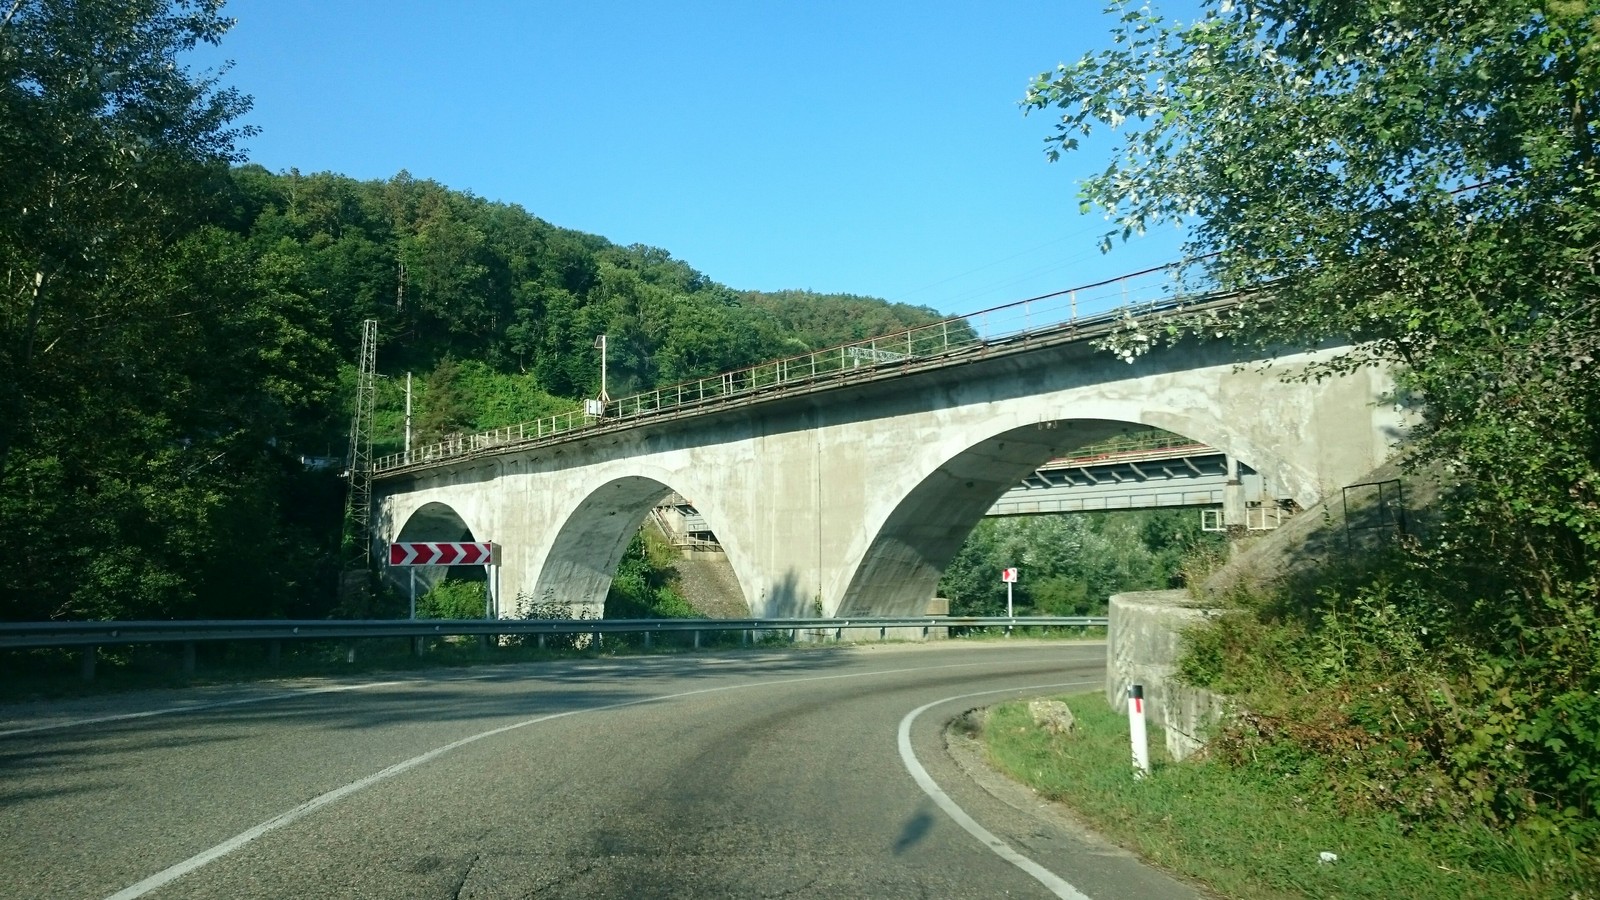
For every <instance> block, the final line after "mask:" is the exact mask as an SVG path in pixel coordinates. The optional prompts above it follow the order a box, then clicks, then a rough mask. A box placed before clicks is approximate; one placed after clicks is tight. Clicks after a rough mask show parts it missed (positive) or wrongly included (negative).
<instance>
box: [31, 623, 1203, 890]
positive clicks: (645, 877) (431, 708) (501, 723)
mask: <svg viewBox="0 0 1600 900" xmlns="http://www.w3.org/2000/svg"><path fill="white" fill-rule="evenodd" d="M1103 660H1104V649H1103V647H1102V646H1100V645H1096V644H1066V643H1023V642H1018V643H1015V644H1004V645H1002V644H993V645H978V646H954V645H948V644H947V645H943V646H933V647H879V648H856V649H838V650H811V651H803V652H770V653H769V652H748V653H737V654H725V655H713V654H708V655H704V656H687V657H653V658H631V659H617V660H596V661H571V662H561V663H548V664H538V665H518V666H505V667H485V668H479V669H475V670H469V671H445V672H439V673H434V674H422V675H416V674H410V673H408V674H406V675H403V676H398V677H397V678H394V679H384V678H382V677H373V678H368V679H365V680H363V681H360V682H356V681H351V682H319V683H317V684H311V683H300V684H295V685H273V686H266V687H264V686H254V687H244V688H229V689H212V690H208V691H202V692H184V693H172V694H163V695H156V694H148V695H146V694H140V695H132V696H122V697H118V698H113V699H102V700H99V701H94V702H87V701H86V702H79V703H75V704H71V705H62V704H51V705H49V706H37V707H32V706H30V707H12V708H0V837H3V839H0V896H3V897H18V898H42V897H87V898H101V897H111V896H119V895H120V896H123V897H136V896H147V897H152V898H166V897H216V898H241V897H404V898H412V897H415V898H458V897H459V898H468V897H473V898H487V897H494V898H498V897H779V896H816V897H999V896H1014V897H1050V896H1074V895H1075V892H1081V895H1086V896H1089V897H1094V898H1102V897H1105V898H1109V897H1128V896H1139V897H1165V896H1172V897H1184V896H1193V895H1192V894H1191V893H1189V892H1188V891H1187V889H1185V888H1183V887H1182V886H1180V885H1177V884H1175V883H1174V882H1171V881H1169V880H1167V879H1166V878H1164V877H1163V876H1161V875H1159V874H1158V873H1154V872H1152V871H1150V870H1148V869H1145V868H1144V867H1142V866H1140V865H1138V864H1137V863H1136V862H1135V861H1133V860H1132V859H1130V858H1128V857H1127V856H1126V855H1125V854H1122V853H1119V852H1116V851H1110V850H1106V849H1103V848H1098V849H1097V848H1096V846H1095V845H1094V844H1093V843H1092V842H1089V843H1086V842H1084V841H1082V840H1080V839H1078V838H1077V837H1075V836H1074V834H1073V831H1072V829H1071V828H1070V827H1069V826H1067V825H1066V824H1065V823H1064V822H1062V821H1060V820H1058V819H1055V818H1053V817H1051V816H1050V815H1049V814H1048V813H1047V812H1045V811H1043V810H1041V809H1040V808H1039V804H1038V803H1036V802H1034V801H1032V800H1031V799H1030V798H1029V797H1028V796H1027V794H1026V792H1022V791H1016V790H1009V789H1008V786H1007V785H1004V784H1000V783H998V782H995V781H994V780H993V779H988V780H987V781H986V780H985V778H984V777H983V776H982V775H981V773H979V774H978V776H977V777H973V775H972V774H969V771H968V770H972V771H974V772H975V771H977V770H976V769H975V768H974V767H972V766H971V765H970V763H968V764H967V767H966V768H965V769H964V768H963V765H962V763H961V759H960V754H959V753H958V754H957V755H955V756H953V755H952V753H951V751H950V750H948V749H947V748H946V746H945V739H944V736H943V728H944V724H945V723H946V722H947V721H948V720H949V719H950V718H951V717H952V716H954V715H956V714H959V713H960V712H961V711H963V710H965V709H968V708H971V707H973V706H978V705H984V704H988V703H993V702H997V701H999V700H1001V699H1005V698H1007V697H1008V696H1024V695H1030V694H1038V693H1046V692H1050V691H1057V692H1059V691H1070V690H1088V689H1097V688H1098V687H1099V686H1100V685H1101V683H1102V681H1103V677H1104V662H1103ZM319 685H320V686H322V687H337V688H341V689H339V690H322V691H320V692H310V691H309V690H308V689H309V688H313V687H317V686H319ZM979 692H992V693H984V694H982V695H981V696H974V697H969V698H967V699H960V700H947V699H946V698H953V697H956V696H958V695H969V694H978V693H979ZM936 701H946V702H939V703H936V705H934V706H932V707H930V708H928V709H927V710H926V711H925V712H923V713H921V714H920V715H917V716H915V717H914V718H911V719H908V714H911V713H913V712H914V711H916V710H917V709H918V708H919V707H923V706H924V705H926V704H930V703H935V702H936ZM177 705H188V706H190V707H191V708H189V709H187V710H184V711H178V712H163V713H160V714H156V715H150V716H142V717H136V718H112V719H109V720H102V721H98V722H93V721H87V720H91V719H95V718H104V717H107V716H121V715H126V714H128V713H140V712H158V711H161V710H166V709H170V708H171V707H173V706H177ZM903 723H904V727H903V728H902V726H903ZM902 732H903V733H904V735H905V736H904V737H902ZM908 760H909V761H908ZM918 768H920V769H921V770H924V771H925V772H926V777H925V781H926V782H928V785H931V788H930V787H929V786H927V785H919V783H918V781H917V780H916V775H915V774H914V771H913V770H914V769H918ZM990 782H993V783H990ZM951 809H955V810H956V813H952V812H951ZM961 814H964V815H965V816H966V817H968V819H969V821H970V823H972V825H974V826H976V827H978V828H979V829H981V832H974V831H973V830H972V828H971V827H969V826H967V825H963V824H962V822H960V821H958V819H959V818H960V816H961ZM975 833H976V834H979V835H980V836H975ZM983 833H987V834H989V835H990V838H989V839H980V837H981V834H983ZM991 844H999V845H1002V846H1004V847H1005V848H1006V849H1007V850H1008V851H1009V852H1010V857H1008V856H1007V855H1006V854H1005V853H1002V852H1000V851H998V850H996V849H995V848H994V847H992V846H991ZM1019 859H1020V860H1023V862H1021V863H1019V862H1018V861H1017V860H1019ZM1028 865H1033V866H1035V867H1036V868H1038V870H1039V872H1043V873H1044V874H1043V875H1040V874H1037V873H1030V872H1029V871H1028V870H1027V866H1028ZM1051 878H1054V879H1055V882H1052V881H1051V880H1050V879H1051ZM1069 892H1070V893H1069Z"/></svg>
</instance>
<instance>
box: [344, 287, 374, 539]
mask: <svg viewBox="0 0 1600 900" xmlns="http://www.w3.org/2000/svg"><path fill="white" fill-rule="evenodd" d="M377 381H378V320H377V319H367V320H366V321H364V322H362V323H361V367H360V370H359V374H358V375H357V378H356V402H355V409H354V411H353V412H352V413H351V414H350V456H349V460H350V470H349V477H350V495H349V499H348V501H347V505H346V506H345V523H346V527H347V528H349V529H351V531H352V532H354V533H353V534H348V535H346V538H347V539H348V540H347V543H346V544H345V552H346V553H347V554H348V557H349V558H348V560H347V563H348V565H347V568H348V569H358V570H365V569H367V568H369V567H370V565H371V559H372V412H373V406H374V405H375V404H376V402H377V395H378V388H377Z"/></svg>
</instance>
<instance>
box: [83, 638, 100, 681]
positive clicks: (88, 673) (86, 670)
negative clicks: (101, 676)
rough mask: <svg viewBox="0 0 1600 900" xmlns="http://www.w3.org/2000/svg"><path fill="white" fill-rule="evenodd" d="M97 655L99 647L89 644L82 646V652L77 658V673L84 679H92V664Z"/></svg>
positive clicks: (98, 654) (98, 655)
mask: <svg viewBox="0 0 1600 900" xmlns="http://www.w3.org/2000/svg"><path fill="white" fill-rule="evenodd" d="M99 657H100V648H99V647H94V646H89V647H85V648H83V653H82V655H81V656H79V658H78V674H79V675H81V676H82V677H83V680H84V681H93V680H94V664H95V660H97V659H99Z"/></svg>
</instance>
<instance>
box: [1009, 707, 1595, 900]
mask: <svg viewBox="0 0 1600 900" xmlns="http://www.w3.org/2000/svg"><path fill="white" fill-rule="evenodd" d="M1061 699H1063V700H1065V701H1066V702H1067V703H1068V704H1069V705H1070V706H1071V708H1072V711H1073V713H1074V714H1075V715H1076V717H1077V721H1078V730H1077V731H1076V732H1075V733H1074V734H1072V735H1070V736H1053V735H1050V734H1048V733H1046V732H1044V731H1043V730H1042V729H1040V728H1038V727H1036V726H1035V725H1034V724H1033V721H1032V719H1031V718H1030V716H1029V715H1028V712H1027V706H1026V704H1025V703H1013V704H1005V705H1002V706H999V707H996V708H994V709H993V710H991V713H990V715H989V716H988V717H987V720H986V724H985V726H984V741H985V744H986V746H987V748H988V753H989V756H990V758H991V760H992V761H993V762H994V763H995V764H996V765H997V766H999V767H1000V768H1001V769H1002V770H1003V771H1005V772H1007V773H1008V774H1009V775H1011V777H1013V778H1015V779H1017V780H1018V781H1020V782H1022V783H1024V784H1027V785H1028V786H1030V787H1032V788H1034V789H1035V790H1037V791H1038V792H1039V793H1040V794H1042V795H1043V796H1045V797H1048V798H1050V799H1052V800H1058V801H1060V802H1062V803H1064V804H1065V805H1067V806H1068V807H1069V808H1071V809H1072V810H1073V811H1074V812H1075V813H1076V814H1077V815H1079V816H1080V817H1081V818H1083V819H1084V820H1085V821H1086V822H1087V823H1088V824H1090V825H1091V826H1092V827H1093V828H1095V829H1096V830H1098V831H1100V832H1101V833H1102V834H1104V835H1105V836H1106V837H1108V838H1109V839H1111V840H1114V841H1116V842H1118V843H1120V844H1122V845H1124V846H1127V847H1129V848H1131V849H1134V850H1136V851H1137V852H1139V853H1140V854H1141V855H1143V856H1144V857H1145V858H1146V859H1149V860H1150V861H1152V862H1154V863H1155V864H1157V865H1159V866H1162V867H1163V868H1166V869H1168V870H1171V871H1173V872H1177V873H1180V874H1182V875H1185V876H1187V877H1190V878H1194V879H1196V880H1198V881H1201V882H1203V883H1205V884H1207V885H1209V886H1211V887H1212V888H1213V889H1214V890H1216V891H1217V892H1219V893H1221V894H1223V895H1225V896H1229V897H1239V898H1269V897H1270V898H1279V897H1285V896H1288V897H1351V898H1366V897H1370V898H1374V900H1380V898H1381V900H1391V898H1394V897H1416V898H1451V900H1455V898H1494V900H1509V898H1551V897H1562V898H1591V897H1594V896H1597V895H1596V894H1595V892H1594V889H1593V885H1592V883H1590V882H1587V881H1585V880H1584V878H1585V875H1584V872H1583V871H1582V870H1581V869H1580V868H1579V865H1580V864H1581V861H1580V860H1579V859H1577V858H1576V854H1575V853H1574V854H1572V856H1571V857H1569V858H1567V859H1562V858H1559V857H1558V856H1552V855H1551V853H1550V852H1549V845H1543V846H1542V847H1541V848H1535V847H1534V846H1532V845H1531V844H1530V843H1529V842H1528V841H1527V840H1525V839H1524V838H1523V837H1521V836H1518V835H1516V834H1509V835H1508V834H1504V833H1499V832H1495V831H1491V830H1490V829H1488V828H1486V827H1483V826H1481V825H1460V826H1455V825H1448V824H1441V825H1434V826H1430V827H1428V828H1425V829H1424V828H1408V827H1406V825H1405V823H1403V822H1402V821H1401V819H1400V818H1399V817H1398V816H1395V815H1393V814H1383V813H1377V812H1373V813H1370V814H1352V813H1348V812H1345V811H1341V810H1340V809H1338V808H1337V807H1336V805H1335V804H1334V802H1333V801H1332V799H1331V797H1330V795H1329V793H1328V792H1327V790H1326V789H1325V786H1324V785H1323V784H1322V783H1321V782H1320V777H1321V773H1319V772H1318V771H1317V770H1316V769H1315V768H1314V767H1311V768H1307V769H1306V770H1304V771H1301V772H1286V771H1279V772H1276V773H1274V774H1271V775H1267V774H1265V773H1264V772H1263V771H1262V770H1259V769H1250V768H1247V767H1231V766H1228V765H1224V764H1222V763H1220V762H1217V761H1207V760H1198V761H1193V760H1191V761H1187V762H1184V763H1175V762H1172V761H1171V760H1169V759H1168V758H1167V756H1166V754H1165V752H1164V748H1163V745H1162V741H1163V736H1162V733H1161V730H1160V729H1159V728H1157V727H1152V728H1151V735H1150V741H1151V757H1152V773H1151V776H1150V777H1149V778H1147V779H1143V780H1137V781H1136V780H1135V779H1134V778H1133V777H1132V770H1131V767H1130V764H1129V746H1128V736H1127V721H1126V719H1125V718H1124V717H1123V716H1122V715H1121V714H1119V713H1116V712H1115V711H1113V710H1112V709H1111V708H1110V707H1109V706H1108V705H1107V703H1106V702H1105V699H1104V698H1103V697H1101V696H1100V695H1098V694H1077V695H1071V696H1068V697H1063V698H1061ZM1324 852H1328V853H1332V854H1335V855H1336V856H1337V857H1338V860H1337V861H1336V862H1332V863H1324V862H1321V854H1322V853H1324Z"/></svg>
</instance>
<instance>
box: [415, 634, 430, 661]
mask: <svg viewBox="0 0 1600 900" xmlns="http://www.w3.org/2000/svg"><path fill="white" fill-rule="evenodd" d="M424 640H426V638H424V637H423V636H422V635H420V634H419V635H417V636H416V637H414V638H412V639H411V655H412V656H415V657H416V658H417V659H421V658H422V653H423V646H422V642H423V641H424Z"/></svg>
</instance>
